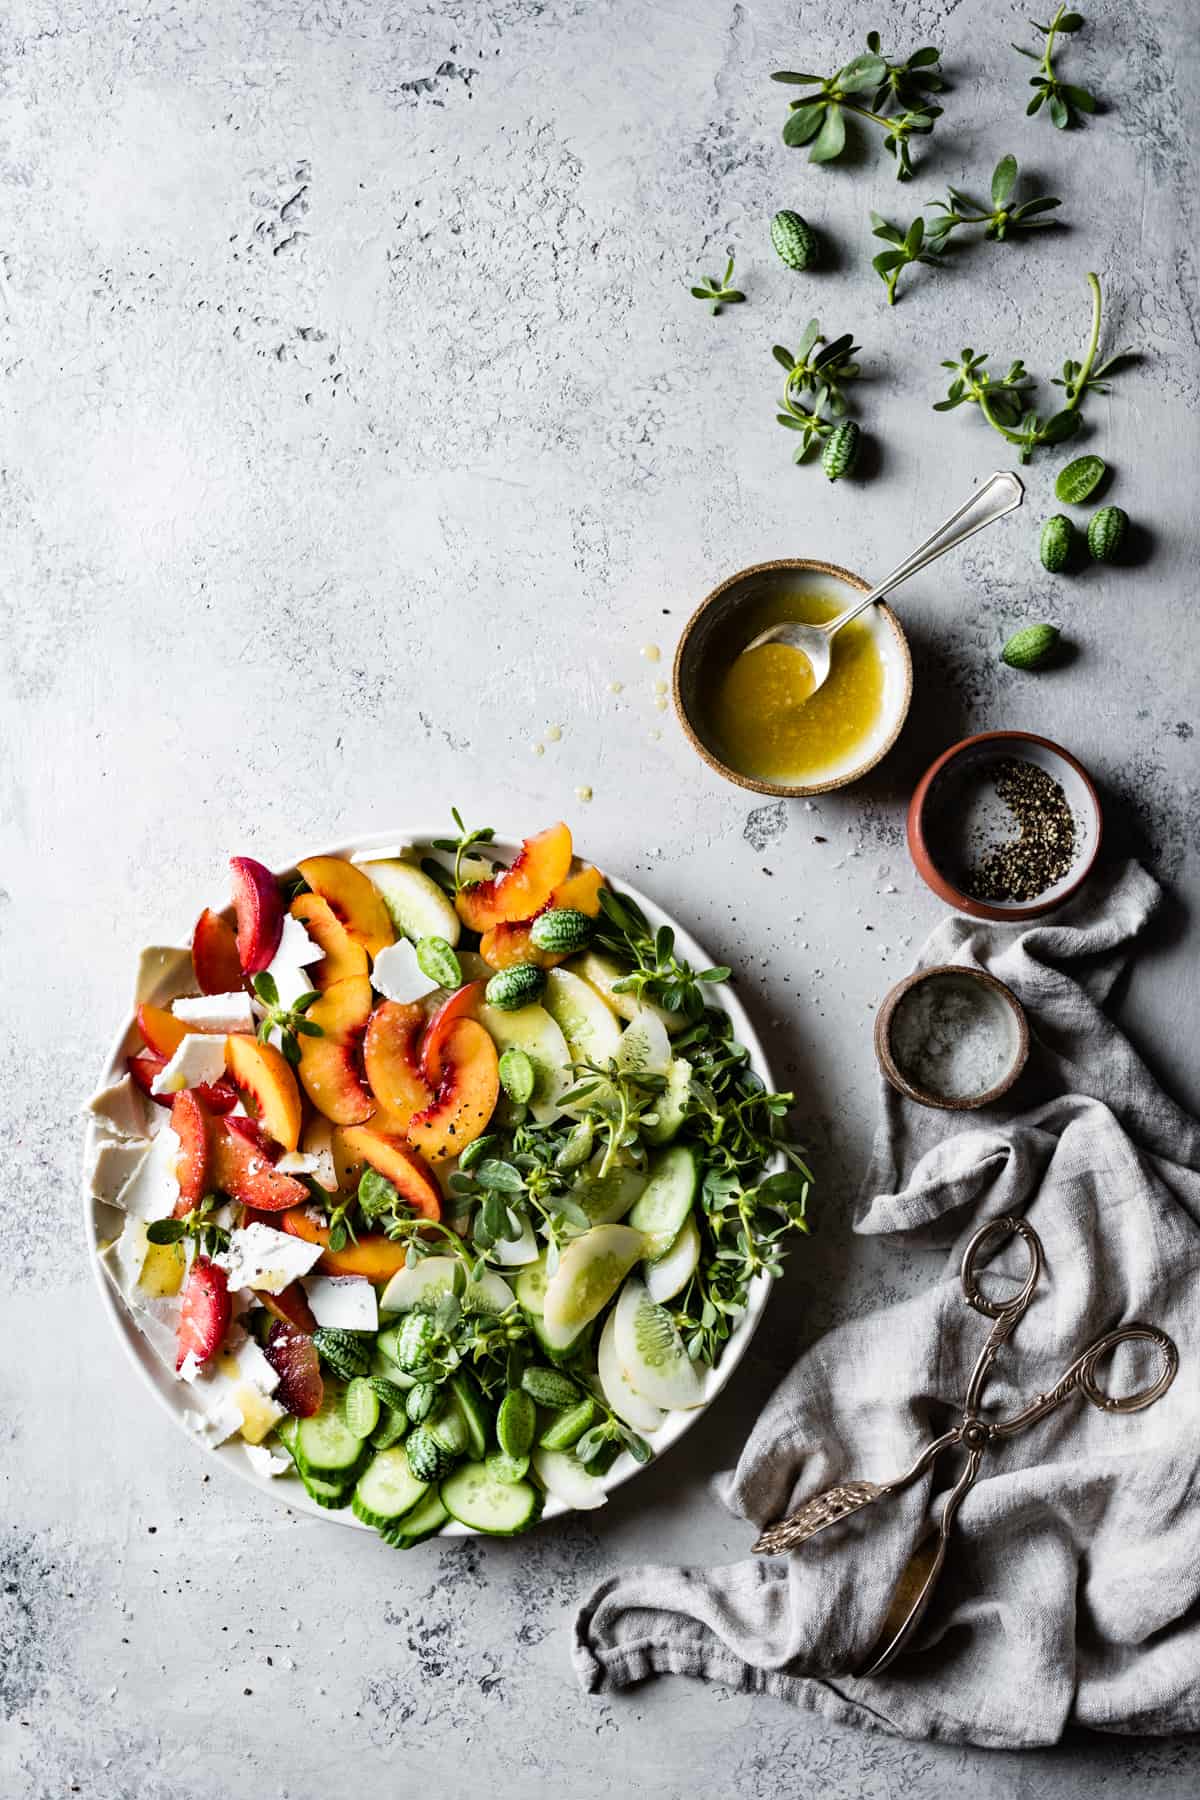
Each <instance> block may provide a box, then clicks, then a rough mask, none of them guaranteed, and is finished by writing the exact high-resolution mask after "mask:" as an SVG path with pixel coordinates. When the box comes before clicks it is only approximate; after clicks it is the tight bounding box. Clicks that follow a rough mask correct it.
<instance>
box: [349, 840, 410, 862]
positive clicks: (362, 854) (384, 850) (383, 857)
mask: <svg viewBox="0 0 1200 1800" xmlns="http://www.w3.org/2000/svg"><path fill="white" fill-rule="evenodd" d="M412 853H413V847H412V845H411V844H381V845H380V846H379V848H378V849H377V850H356V851H355V852H354V855H353V856H352V857H351V858H350V861H351V862H352V863H373V862H403V861H404V858H405V857H406V856H411V855H412Z"/></svg>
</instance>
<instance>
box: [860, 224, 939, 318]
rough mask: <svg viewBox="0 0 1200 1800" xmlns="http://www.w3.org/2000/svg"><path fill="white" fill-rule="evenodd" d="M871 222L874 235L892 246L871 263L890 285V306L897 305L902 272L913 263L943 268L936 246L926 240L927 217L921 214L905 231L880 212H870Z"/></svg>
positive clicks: (887, 286) (888, 292)
mask: <svg viewBox="0 0 1200 1800" xmlns="http://www.w3.org/2000/svg"><path fill="white" fill-rule="evenodd" d="M871 225H872V228H873V231H874V235H875V236H876V237H877V238H882V239H883V241H884V243H885V244H888V245H890V246H891V248H890V249H887V250H881V251H880V252H879V254H878V256H874V257H872V259H871V266H872V268H873V269H874V270H875V273H876V274H877V275H878V276H879V278H880V280H881V281H882V282H883V284H884V286H885V287H886V288H887V303H888V305H889V306H895V304H896V284H897V282H898V281H899V279H900V276H901V273H902V271H903V270H905V269H907V268H910V267H911V266H912V264H913V263H924V264H925V265H926V266H927V267H928V268H931V269H940V268H941V266H942V265H941V259H940V258H939V256H938V255H937V250H936V246H935V245H934V244H933V243H932V242H929V243H927V242H926V233H925V220H924V219H923V217H922V216H921V214H920V213H918V214H917V216H916V218H915V219H914V220H913V221H912V223H911V225H909V226H907V227H906V228H905V229H904V230H903V231H901V230H900V227H899V226H898V225H893V224H891V222H890V221H889V220H887V219H885V218H883V217H882V215H881V214H879V213H877V212H873V213H872V214H871ZM930 237H932V232H931V233H930Z"/></svg>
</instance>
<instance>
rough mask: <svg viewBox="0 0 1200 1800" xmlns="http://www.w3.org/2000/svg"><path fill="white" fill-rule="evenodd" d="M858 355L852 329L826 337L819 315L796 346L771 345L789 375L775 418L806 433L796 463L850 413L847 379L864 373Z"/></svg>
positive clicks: (785, 380) (783, 424)
mask: <svg viewBox="0 0 1200 1800" xmlns="http://www.w3.org/2000/svg"><path fill="white" fill-rule="evenodd" d="M857 354H858V345H857V344H856V343H855V342H854V339H853V337H852V336H851V334H850V333H849V332H848V331H846V332H843V333H842V335H841V337H836V338H832V339H830V340H829V341H828V342H826V340H825V338H823V337H822V335H821V326H820V323H819V321H818V320H816V319H810V320H809V321H808V324H807V325H806V326H805V328H804V335H803V336H802V337H801V339H800V343H799V345H798V346H797V348H796V349H795V350H794V351H793V350H788V349H786V348H785V347H784V345H782V344H775V345H773V346H772V349H771V355H772V356H773V357H774V358H775V361H776V362H777V363H778V364H779V366H780V368H781V369H783V371H784V377H785V379H784V384H783V399H782V401H781V402H780V405H781V407H782V411H780V412H777V413H776V415H775V418H776V422H777V423H778V424H780V425H782V426H783V427H784V429H785V430H786V431H795V432H799V433H800V435H801V442H800V443H799V445H798V446H797V448H796V452H795V456H794V458H793V460H794V461H795V462H803V460H804V458H805V457H806V456H807V455H808V453H809V451H810V450H811V449H812V448H813V445H814V444H816V443H820V442H821V441H822V440H823V439H824V438H827V437H828V436H829V434H830V432H831V431H832V430H833V429H834V424H835V422H836V421H837V419H839V418H841V417H842V416H843V415H844V414H845V412H846V410H847V407H848V406H849V399H848V396H847V393H846V383H847V382H849V381H853V380H854V379H855V378H856V376H857V375H858V372H859V367H858V364H857V363H856V362H855V360H854V358H855V357H856V356H857ZM826 408H828V413H829V415H830V416H828V417H827V416H826V410H825V409H826Z"/></svg>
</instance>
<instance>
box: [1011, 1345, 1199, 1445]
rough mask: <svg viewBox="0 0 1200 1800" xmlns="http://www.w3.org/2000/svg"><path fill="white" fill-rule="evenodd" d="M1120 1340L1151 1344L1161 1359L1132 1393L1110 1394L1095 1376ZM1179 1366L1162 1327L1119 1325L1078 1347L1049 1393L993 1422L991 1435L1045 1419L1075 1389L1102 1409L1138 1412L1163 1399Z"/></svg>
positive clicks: (1116, 1411)
mask: <svg viewBox="0 0 1200 1800" xmlns="http://www.w3.org/2000/svg"><path fill="white" fill-rule="evenodd" d="M1120 1344H1153V1345H1154V1347H1155V1349H1156V1350H1157V1351H1158V1353H1159V1357H1160V1359H1161V1360H1160V1367H1159V1371H1158V1374H1157V1375H1156V1376H1155V1378H1154V1380H1153V1381H1152V1382H1151V1383H1150V1385H1149V1386H1148V1387H1144V1388H1139V1389H1137V1391H1136V1392H1135V1393H1132V1394H1110V1393H1109V1392H1108V1390H1107V1388H1103V1387H1101V1385H1100V1383H1099V1381H1098V1379H1097V1376H1096V1370H1097V1367H1098V1366H1099V1364H1101V1363H1102V1362H1103V1361H1104V1360H1105V1358H1106V1357H1108V1356H1110V1355H1111V1354H1112V1352H1113V1351H1114V1350H1115V1349H1116V1348H1117V1347H1118V1345H1120ZM1178 1368H1179V1352H1178V1350H1177V1349H1176V1348H1175V1345H1174V1343H1173V1342H1172V1341H1171V1339H1170V1338H1169V1337H1168V1336H1167V1334H1166V1332H1165V1331H1160V1330H1159V1329H1158V1327H1157V1326H1156V1325H1119V1326H1118V1327H1117V1328H1116V1330H1115V1331H1106V1332H1105V1334H1104V1336H1103V1337H1098V1338H1097V1339H1096V1341H1095V1343H1094V1344H1089V1345H1088V1347H1087V1349H1086V1350H1083V1351H1081V1352H1080V1354H1079V1355H1078V1356H1077V1357H1076V1358H1075V1361H1074V1362H1073V1363H1072V1364H1071V1366H1070V1368H1069V1369H1066V1370H1064V1372H1063V1374H1062V1376H1061V1378H1060V1379H1059V1380H1058V1381H1057V1382H1055V1384H1054V1386H1053V1387H1052V1388H1051V1389H1050V1390H1049V1392H1048V1393H1045V1394H1039V1395H1038V1396H1037V1398H1036V1400H1031V1401H1030V1403H1029V1405H1028V1406H1026V1407H1025V1408H1024V1409H1023V1410H1022V1411H1021V1412H1019V1413H1016V1414H1014V1416H1013V1417H1012V1418H1011V1419H1000V1420H998V1421H997V1422H996V1423H995V1424H993V1425H992V1426H991V1432H992V1436H993V1437H1012V1436H1013V1435H1014V1434H1015V1433H1016V1432H1018V1431H1024V1430H1025V1427H1026V1426H1027V1425H1036V1423H1037V1421H1038V1420H1039V1419H1044V1418H1045V1417H1046V1414H1047V1413H1052V1412H1053V1411H1054V1409H1055V1407H1056V1406H1061V1405H1062V1403H1063V1401H1064V1400H1067V1399H1069V1398H1070V1396H1071V1395H1072V1394H1075V1393H1080V1394H1082V1395H1083V1397H1084V1399H1085V1400H1090V1401H1091V1403H1092V1405H1093V1406H1098V1407H1099V1408H1100V1411H1101V1412H1110V1413H1132V1412H1141V1411H1142V1409H1143V1407H1146V1406H1153V1405H1154V1402H1155V1401H1156V1400H1161V1399H1162V1396H1163V1395H1164V1394H1165V1393H1166V1391H1167V1389H1168V1388H1169V1387H1170V1385H1171V1383H1172V1382H1173V1381H1174V1379H1175V1375H1176V1371H1177V1370H1178Z"/></svg>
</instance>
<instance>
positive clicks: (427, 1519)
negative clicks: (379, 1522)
mask: <svg viewBox="0 0 1200 1800" xmlns="http://www.w3.org/2000/svg"><path fill="white" fill-rule="evenodd" d="M449 1517H450V1514H449V1513H448V1512H447V1511H446V1508H445V1507H444V1506H443V1505H442V1496H441V1495H440V1494H439V1493H438V1491H437V1489H436V1488H426V1490H425V1498H424V1499H423V1500H419V1501H418V1502H417V1504H416V1506H414V1507H413V1509H412V1511H411V1512H406V1513H405V1515H404V1517H403V1518H402V1519H397V1520H396V1523H395V1524H394V1525H388V1526H385V1527H384V1529H383V1532H382V1536H383V1537H384V1538H385V1539H386V1541H387V1542H388V1543H389V1544H391V1545H392V1547H393V1549H395V1550H411V1549H412V1547H413V1545H414V1544H420V1543H423V1542H424V1540H425V1539H426V1538H430V1537H433V1536H434V1534H435V1533H436V1532H439V1531H440V1530H441V1529H442V1526H443V1525H444V1524H445V1523H446V1521H447V1519H448V1518H449Z"/></svg>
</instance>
